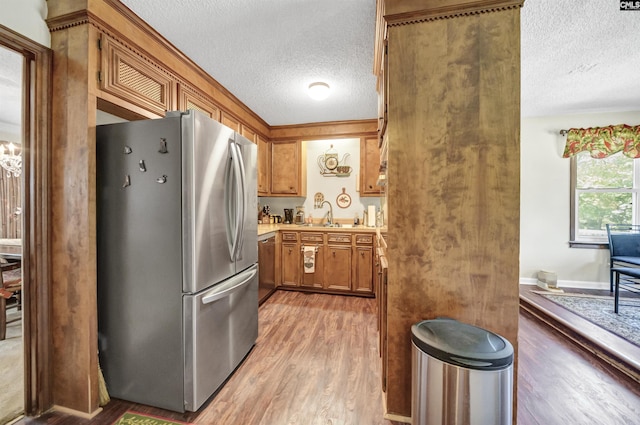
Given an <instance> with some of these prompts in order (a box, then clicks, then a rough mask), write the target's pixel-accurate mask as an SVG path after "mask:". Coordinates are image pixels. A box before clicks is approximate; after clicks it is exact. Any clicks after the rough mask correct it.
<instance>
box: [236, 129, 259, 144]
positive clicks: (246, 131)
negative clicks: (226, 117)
mask: <svg viewBox="0 0 640 425" xmlns="http://www.w3.org/2000/svg"><path fill="white" fill-rule="evenodd" d="M240 127H241V130H242V131H240V134H242V135H243V136H244V137H246V138H247V139H249V140H251V141H252V142H253V143H256V137H258V133H256V132H255V131H253V130H252V129H251V128H249V127H247V126H246V125H244V124H242V125H241V126H240Z"/></svg>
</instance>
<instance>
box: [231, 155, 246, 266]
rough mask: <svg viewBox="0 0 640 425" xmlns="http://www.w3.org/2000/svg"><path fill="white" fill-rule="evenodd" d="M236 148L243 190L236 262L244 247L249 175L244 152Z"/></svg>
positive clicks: (239, 258) (240, 256) (240, 257)
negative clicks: (243, 155)
mask: <svg viewBox="0 0 640 425" xmlns="http://www.w3.org/2000/svg"><path fill="white" fill-rule="evenodd" d="M234 145H235V147H236V151H237V153H238V163H239V165H240V189H241V195H240V201H241V202H240V213H239V214H238V218H239V223H240V226H239V227H240V232H238V238H239V240H240V243H238V249H237V252H236V260H241V259H242V245H243V242H244V237H243V235H244V222H245V216H246V213H247V211H246V209H247V177H246V176H247V174H246V170H245V166H244V158H243V157H242V151H241V150H240V145H238V144H235V143H234Z"/></svg>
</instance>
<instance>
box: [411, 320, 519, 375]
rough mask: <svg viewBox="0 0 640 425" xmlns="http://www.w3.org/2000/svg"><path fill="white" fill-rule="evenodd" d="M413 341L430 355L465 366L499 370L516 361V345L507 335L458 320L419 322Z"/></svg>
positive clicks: (414, 327) (414, 331) (412, 337)
mask: <svg viewBox="0 0 640 425" xmlns="http://www.w3.org/2000/svg"><path fill="white" fill-rule="evenodd" d="M411 340H412V341H413V343H414V344H415V345H416V347H418V348H419V349H420V350H422V351H423V352H425V353H426V354H428V355H430V356H432V357H435V358H436V359H438V360H441V361H443V362H446V363H451V364H454V365H457V366H461V367H466V368H470V369H480V370H498V369H505V368H507V367H508V366H509V365H511V364H512V363H513V346H512V345H511V343H510V342H509V341H507V340H506V339H505V338H503V337H501V336H500V335H497V334H495V333H493V332H490V331H488V330H486V329H482V328H479V327H476V326H472V325H468V324H466V323H462V322H459V321H457V320H454V319H448V318H439V319H433V320H423V321H422V322H418V323H416V324H415V325H413V326H411Z"/></svg>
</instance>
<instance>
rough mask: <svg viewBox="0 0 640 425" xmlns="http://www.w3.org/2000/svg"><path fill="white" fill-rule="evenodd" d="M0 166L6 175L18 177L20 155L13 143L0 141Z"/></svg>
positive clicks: (20, 170) (20, 164)
mask: <svg viewBox="0 0 640 425" xmlns="http://www.w3.org/2000/svg"><path fill="white" fill-rule="evenodd" d="M0 166H2V168H4V169H5V170H6V171H7V177H11V175H13V176H14V177H20V173H21V172H22V156H21V155H20V151H19V150H18V148H16V146H15V145H14V144H13V143H11V142H9V143H8V144H7V142H0Z"/></svg>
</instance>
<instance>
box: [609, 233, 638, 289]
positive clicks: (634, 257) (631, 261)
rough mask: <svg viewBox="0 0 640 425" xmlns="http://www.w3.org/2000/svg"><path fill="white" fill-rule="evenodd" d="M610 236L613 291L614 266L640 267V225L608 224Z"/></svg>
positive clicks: (610, 272) (610, 277) (611, 285)
mask: <svg viewBox="0 0 640 425" xmlns="http://www.w3.org/2000/svg"><path fill="white" fill-rule="evenodd" d="M607 237H608V238H609V268H610V271H609V291H610V292H613V286H614V273H615V272H614V270H613V269H614V268H615V267H623V268H633V267H638V268H640V225H637V224H607Z"/></svg>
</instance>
